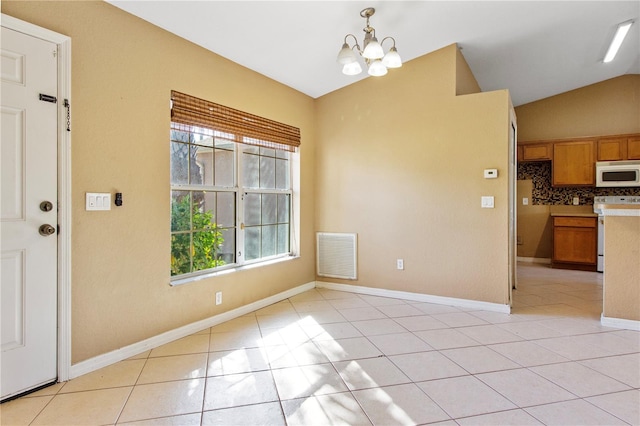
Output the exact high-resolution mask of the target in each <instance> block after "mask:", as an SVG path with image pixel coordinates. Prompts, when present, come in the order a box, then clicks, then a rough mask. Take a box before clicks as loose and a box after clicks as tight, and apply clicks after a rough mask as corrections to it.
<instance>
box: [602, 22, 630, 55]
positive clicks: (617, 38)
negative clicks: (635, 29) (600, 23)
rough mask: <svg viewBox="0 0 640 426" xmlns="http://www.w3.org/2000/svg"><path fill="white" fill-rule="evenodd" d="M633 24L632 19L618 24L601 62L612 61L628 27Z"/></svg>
mask: <svg viewBox="0 0 640 426" xmlns="http://www.w3.org/2000/svg"><path fill="white" fill-rule="evenodd" d="M631 25H633V19H632V20H630V21H625V22H623V23H621V24H619V25H618V29H616V34H615V35H614V36H613V40H611V44H610V45H609V49H608V50H607V54H606V55H604V60H603V61H602V62H604V63H605V64H606V63H609V62H611V61H613V58H615V57H616V54H617V53H618V49H620V46H621V45H622V42H623V41H624V38H625V37H626V36H627V33H628V32H629V29H630V28H631Z"/></svg>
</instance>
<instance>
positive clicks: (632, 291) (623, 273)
mask: <svg viewBox="0 0 640 426" xmlns="http://www.w3.org/2000/svg"><path fill="white" fill-rule="evenodd" d="M604 227H605V234H604V235H605V242H604V243H605V246H604V250H605V252H606V253H607V256H606V257H605V269H604V313H603V314H604V316H605V317H609V318H622V319H628V320H633V321H640V263H638V259H640V217H619V216H606V217H605V218H604Z"/></svg>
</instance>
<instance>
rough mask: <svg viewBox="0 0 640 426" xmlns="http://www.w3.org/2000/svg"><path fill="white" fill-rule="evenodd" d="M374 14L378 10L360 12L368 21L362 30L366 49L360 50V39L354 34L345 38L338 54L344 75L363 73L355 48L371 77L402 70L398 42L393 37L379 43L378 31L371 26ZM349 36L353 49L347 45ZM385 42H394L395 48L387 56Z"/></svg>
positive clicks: (363, 44) (367, 9) (363, 43)
mask: <svg viewBox="0 0 640 426" xmlns="http://www.w3.org/2000/svg"><path fill="white" fill-rule="evenodd" d="M374 13H376V10H375V9H374V8H373V7H367V8H366V9H362V11H361V12H360V16H362V17H363V18H365V19H366V20H367V26H366V27H364V28H363V29H362V31H364V41H363V42H362V46H364V49H361V48H360V45H359V44H358V39H357V38H356V36H354V35H353V34H347V35H346V36H344V44H343V45H342V49H340V52H339V53H338V59H337V61H338V63H339V64H340V65H342V73H343V74H346V75H357V74H360V73H361V72H362V66H361V65H360V63H359V62H358V58H357V57H356V54H355V53H354V51H353V49H354V48H355V49H356V50H357V51H358V53H359V54H360V56H362V57H363V58H364V62H365V63H366V64H367V67H368V68H369V69H368V74H369V75H373V76H376V77H379V76H382V75H385V74H386V73H387V68H400V67H401V66H402V59H400V55H399V54H398V50H396V40H395V39H394V38H393V37H385V38H383V39H382V41H381V42H379V43H378V39H377V38H376V29H375V28H373V27H372V26H371V25H369V18H371V17H372V16H373V14H374ZM349 36H351V37H353V40H354V45H353V47H351V46H349V43H347V38H349ZM385 40H391V41H393V46H391V49H389V51H388V52H387V53H386V54H385V53H384V50H383V49H382V44H383V43H384V42H385Z"/></svg>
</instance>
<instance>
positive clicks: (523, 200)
mask: <svg viewBox="0 0 640 426" xmlns="http://www.w3.org/2000/svg"><path fill="white" fill-rule="evenodd" d="M522 205H523V206H528V205H529V199H528V198H527V197H524V198H523V199H522Z"/></svg>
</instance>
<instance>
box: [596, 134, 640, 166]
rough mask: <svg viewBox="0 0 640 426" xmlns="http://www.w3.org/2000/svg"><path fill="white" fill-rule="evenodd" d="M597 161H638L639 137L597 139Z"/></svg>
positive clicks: (639, 156) (639, 150)
mask: <svg viewBox="0 0 640 426" xmlns="http://www.w3.org/2000/svg"><path fill="white" fill-rule="evenodd" d="M597 158H598V161H619V160H640V136H638V135H634V136H628V135H627V136H624V135H623V136H616V137H610V138H600V139H598V155H597Z"/></svg>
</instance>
